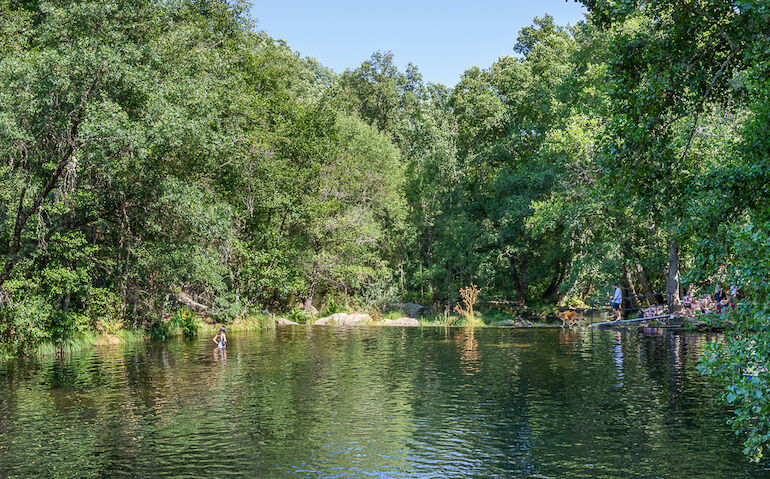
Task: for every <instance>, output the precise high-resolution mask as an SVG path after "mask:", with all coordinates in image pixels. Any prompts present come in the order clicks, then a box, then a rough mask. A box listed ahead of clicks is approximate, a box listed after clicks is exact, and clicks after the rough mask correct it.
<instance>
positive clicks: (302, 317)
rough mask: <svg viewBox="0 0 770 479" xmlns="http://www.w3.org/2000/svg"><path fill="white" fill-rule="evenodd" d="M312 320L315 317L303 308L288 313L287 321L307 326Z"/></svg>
mask: <svg viewBox="0 0 770 479" xmlns="http://www.w3.org/2000/svg"><path fill="white" fill-rule="evenodd" d="M312 318H313V316H312V315H311V314H310V313H308V312H307V311H305V310H303V309H302V308H293V309H292V310H291V311H289V312H288V313H286V319H288V320H289V321H294V322H295V323H299V324H305V323H307V322H308V321H310V320H311V319H312Z"/></svg>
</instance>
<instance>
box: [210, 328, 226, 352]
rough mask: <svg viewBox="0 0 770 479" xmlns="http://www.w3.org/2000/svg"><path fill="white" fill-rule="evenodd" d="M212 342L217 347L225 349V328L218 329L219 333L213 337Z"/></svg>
mask: <svg viewBox="0 0 770 479" xmlns="http://www.w3.org/2000/svg"><path fill="white" fill-rule="evenodd" d="M213 341H214V342H215V343H217V346H219V347H220V348H222V349H224V348H226V347H227V336H226V335H225V327H224V326H222V327H221V328H219V332H218V333H217V335H216V336H214V339H213Z"/></svg>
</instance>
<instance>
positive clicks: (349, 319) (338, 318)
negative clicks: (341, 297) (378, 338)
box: [313, 313, 372, 326]
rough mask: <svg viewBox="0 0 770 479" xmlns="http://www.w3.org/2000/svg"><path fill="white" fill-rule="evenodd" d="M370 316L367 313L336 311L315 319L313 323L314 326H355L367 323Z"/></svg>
mask: <svg viewBox="0 0 770 479" xmlns="http://www.w3.org/2000/svg"><path fill="white" fill-rule="evenodd" d="M371 320H372V318H371V316H369V315H368V314H357V313H356V314H348V313H336V314H332V315H331V316H326V317H325V318H321V319H318V320H316V322H315V323H313V325H315V326H327V325H334V326H357V325H360V324H362V323H368V322H369V321H371Z"/></svg>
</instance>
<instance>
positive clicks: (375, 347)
mask: <svg viewBox="0 0 770 479" xmlns="http://www.w3.org/2000/svg"><path fill="white" fill-rule="evenodd" d="M228 338H229V341H230V343H229V346H228V348H227V354H226V357H224V356H223V355H222V354H220V353H219V351H217V350H215V349H214V344H213V343H212V342H211V341H210V340H208V338H206V339H201V340H198V341H195V342H192V343H184V342H181V341H179V342H172V343H169V344H155V343H146V344H138V345H134V346H132V347H128V348H119V347H115V348H102V349H97V350H93V351H89V352H84V353H82V354H79V355H73V356H69V357H66V358H59V359H55V358H50V359H43V360H36V361H8V362H5V363H0V478H5V477H23V478H27V477H52V478H53V477H78V478H80V477H137V478H147V477H210V478H218V477H230V476H232V477H275V478H284V477H289V478H291V477H298V478H300V477H436V478H439V477H554V478H557V477H558V478H561V477H683V478H689V477H719V478H722V477H727V478H736V477H770V471H768V470H767V469H763V466H761V465H760V466H758V465H753V464H751V463H749V462H748V461H747V460H746V459H744V457H743V456H742V455H741V452H740V451H741V445H740V440H739V438H737V437H735V436H734V434H733V433H732V432H731V430H730V429H729V427H728V426H727V425H726V424H725V420H726V419H727V418H728V416H729V413H728V411H726V410H725V409H724V408H723V407H722V406H720V405H719V404H718V403H716V402H715V400H714V399H715V398H716V396H717V395H718V390H716V389H715V387H714V386H713V385H712V384H710V383H709V382H708V381H707V380H706V379H704V378H703V377H701V376H700V375H699V374H698V373H697V371H696V370H695V366H696V363H697V360H698V357H699V356H700V354H701V353H702V351H703V348H704V346H705V344H706V342H707V341H714V340H716V339H717V338H718V337H717V336H706V335H698V334H677V333H665V334H660V335H655V334H653V333H650V334H645V333H644V332H643V331H640V332H636V331H628V332H623V333H618V332H614V331H592V330H588V329H581V330H580V331H577V332H574V333H570V332H568V331H564V330H559V329H550V330H534V329H483V330H476V332H475V333H474V334H470V333H469V332H468V331H466V330H463V329H452V330H449V332H447V331H446V330H444V329H435V328H425V329H419V328H413V329H401V328H379V329H376V328H372V329H334V328H321V327H314V328H306V327H304V326H300V327H288V328H279V329H277V330H273V331H267V332H262V333H243V334H231V335H228ZM765 467H767V466H765Z"/></svg>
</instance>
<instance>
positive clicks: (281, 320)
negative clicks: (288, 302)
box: [275, 318, 299, 326]
mask: <svg viewBox="0 0 770 479" xmlns="http://www.w3.org/2000/svg"><path fill="white" fill-rule="evenodd" d="M296 324H299V323H295V322H294V321H291V320H289V319H286V318H277V319H276V320H275V325H276V326H293V325H296Z"/></svg>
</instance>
